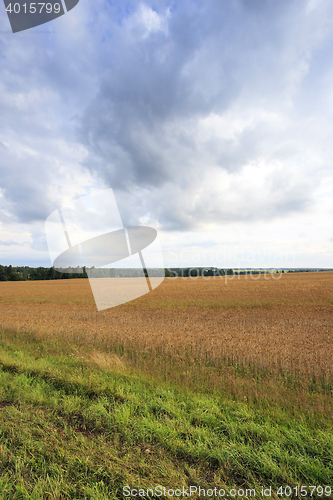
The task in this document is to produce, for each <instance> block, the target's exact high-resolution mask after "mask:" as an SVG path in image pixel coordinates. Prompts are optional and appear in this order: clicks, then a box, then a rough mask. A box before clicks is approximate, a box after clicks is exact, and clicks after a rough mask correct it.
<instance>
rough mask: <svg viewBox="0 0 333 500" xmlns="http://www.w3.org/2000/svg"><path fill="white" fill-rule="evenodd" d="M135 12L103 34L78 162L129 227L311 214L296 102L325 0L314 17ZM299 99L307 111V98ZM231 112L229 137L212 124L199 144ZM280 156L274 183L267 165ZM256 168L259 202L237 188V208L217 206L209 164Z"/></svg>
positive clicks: (243, 9) (205, 7)
mask: <svg viewBox="0 0 333 500" xmlns="http://www.w3.org/2000/svg"><path fill="white" fill-rule="evenodd" d="M131 6H132V10H131V13H130V16H129V17H127V18H126V19H125V20H123V22H122V24H121V26H118V25H116V23H115V24H114V25H112V27H111V28H110V29H111V31H112V37H111V38H110V39H109V40H108V42H107V43H106V47H105V51H104V53H103V54H102V64H103V70H102V72H101V85H100V88H99V91H98V93H97V95H96V97H94V98H93V99H92V100H91V102H90V104H89V105H88V106H87V108H86V110H85V112H84V113H83V114H82V116H81V125H80V140H81V141H82V143H83V144H84V145H85V146H86V147H87V149H88V150H89V152H90V154H89V156H88V157H87V159H86V161H85V166H86V167H87V168H89V169H90V171H91V172H93V173H94V174H96V173H97V174H98V175H99V176H101V177H102V178H103V179H104V181H105V182H106V184H107V185H109V186H112V187H113V188H114V189H116V191H117V196H118V200H119V204H120V206H121V209H122V213H123V217H124V218H125V220H129V221H131V222H132V223H133V222H134V220H133V219H135V218H139V217H140V216H141V217H142V216H144V215H147V214H148V216H149V217H151V218H152V219H154V218H157V219H158V220H159V221H160V222H162V224H163V227H164V228H168V227H172V228H177V227H178V228H183V229H186V228H189V227H196V226H198V225H199V226H200V224H205V223H207V221H209V222H212V221H215V222H219V221H225V220H252V219H254V220H255V219H260V218H264V219H269V218H274V217H276V216H280V215H287V214H288V213H293V212H295V211H296V212H297V211H302V210H305V209H307V208H308V207H310V206H311V198H312V189H313V187H314V186H315V184H316V180H315V179H312V180H311V181H310V180H309V176H308V172H305V173H304V175H301V176H299V173H297V174H295V175H294V173H293V172H292V171H291V172H290V169H293V165H294V162H295V158H297V157H298V156H299V155H300V154H301V152H302V150H304V138H303V137H301V136H300V135H299V133H298V131H297V128H298V127H299V122H298V120H299V117H298V115H297V114H294V115H293V110H292V109H291V106H292V103H293V102H294V101H296V99H297V97H298V95H299V89H300V88H301V87H302V82H303V80H304V79H305V77H306V75H307V74H308V73H309V72H310V70H311V64H310V60H311V54H312V51H313V50H314V48H317V47H318V45H320V43H321V39H322V38H325V36H326V37H327V36H328V35H327V29H328V25H329V23H330V22H331V21H329V19H332V12H331V9H330V11H328V10H327V8H326V4H325V3H323V4H322V7H319V8H318V9H317V10H316V9H314V11H311V13H310V12H309V9H310V8H311V5H310V3H309V4H307V3H305V2H301V1H294V2H287V1H281V2H273V1H268V2H260V1H256V2H245V1H242V2H240V1H234V2H213V1H209V2H205V3H199V2H193V1H187V2H186V1H185V2H181V3H178V4H177V5H176V7H173V8H170V6H168V5H167V4H165V3H163V4H162V3H161V4H160V5H159V6H158V8H156V12H155V11H153V10H151V9H150V4H149V3H148V2H147V3H142V4H139V6H137V7H136V8H134V7H133V4H131ZM315 84H316V83H314V85H315ZM302 102H303V108H304V107H305V108H306V106H307V104H306V95H305V96H303V97H302ZM237 106H238V107H237ZM265 112H267V116H266V117H265V116H263V117H262V116H261V115H260V114H265ZM228 113H230V117H231V118H233V119H236V121H237V117H238V118H239V120H240V122H242V120H243V121H244V120H245V123H240V126H239V127H238V128H237V125H236V127H235V131H234V133H231V135H230V137H228V134H227V133H226V132H227V130H224V131H223V133H222V134H219V131H218V130H217V129H216V130H215V131H213V132H214V133H212V134H211V136H209V137H207V138H206V139H204V140H203V139H202V129H201V128H200V123H201V121H202V120H204V119H206V118H207V117H209V116H212V115H217V116H222V117H223V116H224V115H226V116H227V115H228ZM244 113H245V114H246V113H247V115H249V114H251V113H252V114H253V120H252V121H251V119H250V120H249V119H244V116H243V115H244ZM302 113H303V114H304V109H302ZM305 114H306V113H305ZM270 115H273V117H272V118H270ZM274 115H279V116H278V118H277V119H276V116H274ZM225 128H228V123H226V125H225ZM231 128H232V127H231ZM290 142H291V144H290ZM287 143H289V145H288V146H286V144H287ZM310 143H311V140H310ZM307 144H309V143H307ZM313 146H314V147H316V145H315V144H314V145H313ZM283 156H284V161H285V168H284V169H282V170H281V168H278V169H277V172H276V175H275V181H274V184H272V182H271V180H270V174H269V173H268V174H267V176H266V170H267V169H268V170H269V167H270V166H271V165H272V164H274V162H276V161H278V160H280V161H282V160H281V158H282V159H283ZM260 161H261V162H262V167H261V168H262V176H263V177H265V182H264V183H263V185H262V186H261V187H260V188H258V189H257V190H256V193H255V195H254V196H253V195H251V192H247V191H246V189H243V190H240V193H237V186H236V185H234V187H233V189H234V191H235V198H236V199H237V203H236V202H235V203H233V202H230V201H229V202H228V203H227V204H226V203H225V202H224V201H223V198H224V195H225V193H224V190H223V186H221V192H220V196H216V193H215V199H212V196H211V190H210V187H211V182H210V181H211V178H210V177H211V176H214V175H216V169H215V170H214V168H215V167H217V168H219V169H221V171H225V172H227V173H229V174H230V176H231V177H232V175H234V174H238V173H239V172H241V171H242V169H243V168H244V167H245V166H246V165H247V164H249V163H251V162H254V163H256V162H260ZM266 164H267V168H266ZM212 166H213V167H214V168H212ZM209 172H211V175H210V174H209ZM286 176H287V177H288V178H289V181H290V182H289V184H288V186H287V187H286V185H285V184H284V183H283V182H282V180H283V179H284V178H285V177H286ZM310 177H311V175H310ZM279 186H280V187H279ZM138 188H141V190H140V189H138ZM239 194H241V196H239ZM133 214H135V215H133Z"/></svg>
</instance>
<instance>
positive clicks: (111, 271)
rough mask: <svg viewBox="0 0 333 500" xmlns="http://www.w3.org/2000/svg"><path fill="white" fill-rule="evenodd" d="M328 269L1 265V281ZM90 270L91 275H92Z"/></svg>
mask: <svg viewBox="0 0 333 500" xmlns="http://www.w3.org/2000/svg"><path fill="white" fill-rule="evenodd" d="M332 270H333V269H326V268H293V269H287V268H276V269H273V268H248V269H245V268H242V269H231V268H229V269H223V268H217V267H186V268H182V267H174V268H164V269H158V268H155V269H154V268H150V269H149V272H148V271H147V269H143V270H142V269H139V268H99V269H97V268H93V267H92V268H86V267H77V268H75V267H69V268H67V269H62V268H60V269H59V270H57V269H55V268H54V267H50V268H47V267H29V266H18V267H14V266H11V265H9V266H3V265H0V281H39V280H59V279H79V278H88V277H97V278H103V277H106V278H135V277H137V278H139V277H143V276H145V277H148V274H149V276H150V277H159V276H165V277H166V278H177V277H180V278H188V277H192V278H196V277H222V276H232V275H238V276H239V275H246V274H251V275H252V274H256V275H258V274H265V273H270V274H271V273H280V274H281V273H295V272H313V271H318V272H319V271H332ZM87 271H88V273H89V271H90V276H88V274H87Z"/></svg>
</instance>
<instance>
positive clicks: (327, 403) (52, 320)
mask: <svg viewBox="0 0 333 500" xmlns="http://www.w3.org/2000/svg"><path fill="white" fill-rule="evenodd" d="M125 279H126V278H125ZM332 292H333V273H329V272H322V273H302V274H301V273H300V274H287V275H283V276H282V278H281V279H280V280H273V278H272V277H268V276H267V277H266V279H265V276H261V277H259V279H257V280H252V279H250V278H248V279H246V277H245V276H241V277H240V278H239V279H238V277H234V278H233V279H228V280H227V282H226V281H225V279H224V278H223V279H220V278H216V279H207V280H205V279H203V278H198V279H195V280H193V279H190V278H187V279H182V278H177V279H166V280H165V281H164V282H163V283H162V285H161V286H160V287H159V288H157V289H156V290H154V291H153V292H152V293H150V294H148V295H146V296H143V297H141V298H140V299H138V300H135V301H133V302H130V303H127V304H124V305H122V306H119V307H115V308H112V309H108V310H105V311H102V312H97V310H96V306H95V304H94V300H93V297H92V293H91V290H90V285H89V282H88V280H83V279H80V280H79V279H78V280H61V281H39V282H34V281H31V282H4V283H3V282H1V283H0V378H1V383H0V441H1V445H0V496H1V498H3V499H4V500H7V499H8V500H9V499H10V500H16V499H17V500H19V499H22V498H26V499H27V500H30V499H31V500H36V499H38V500H40V499H44V498H45V499H52V500H63V499H72V498H78V499H81V498H82V499H90V500H110V499H112V500H113V499H119V498H123V494H122V488H123V486H124V485H132V486H133V487H138V485H141V486H142V487H145V488H148V487H154V485H155V486H156V485H157V484H163V485H165V486H169V487H174V486H175V485H181V486H184V487H187V486H188V485H193V484H197V485H200V486H206V487H207V488H208V487H212V486H213V487H214V486H218V487H221V488H222V487H223V488H227V487H229V488H231V487H235V486H237V487H238V488H244V487H251V488H252V487H256V488H257V491H259V488H261V487H262V486H265V487H267V486H270V485H273V487H274V488H275V493H274V492H273V493H272V498H275V499H276V498H281V497H280V496H278V495H277V494H276V491H277V490H278V487H279V486H280V485H290V487H295V486H297V487H301V485H308V484H313V485H329V484H331V478H332V463H333V451H332V450H333V443H332V421H333V420H332V417H333V397H332V396H333V373H332V372H333V369H332V360H333V349H332V346H333V336H332V333H333V329H332V326H333V315H332V312H333V300H332V297H333V293H332ZM330 491H331V490H330ZM244 498H247V496H246V497H244Z"/></svg>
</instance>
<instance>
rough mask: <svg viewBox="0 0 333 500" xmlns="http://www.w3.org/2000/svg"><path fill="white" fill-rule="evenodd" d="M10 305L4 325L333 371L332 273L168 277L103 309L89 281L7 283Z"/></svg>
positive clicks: (3, 287)
mask: <svg viewBox="0 0 333 500" xmlns="http://www.w3.org/2000/svg"><path fill="white" fill-rule="evenodd" d="M256 278H258V277H256ZM124 279H126V278H124ZM0 308H1V315H0V327H1V328H3V329H7V330H8V329H9V330H11V331H19V332H28V333H31V332H32V333H34V334H36V335H39V336H41V337H43V338H45V337H49V338H56V337H59V338H63V339H67V340H68V341H70V342H71V341H73V340H74V341H76V342H79V343H82V344H87V345H91V346H96V347H98V346H106V347H112V346H120V345H122V346H124V347H128V348H133V349H135V350H137V351H147V352H149V351H156V350H161V349H162V350H163V351H165V352H169V353H170V354H174V355H176V354H181V353H182V352H183V351H184V350H187V352H192V355H193V356H194V357H196V356H207V357H209V358H211V359H212V360H213V359H214V360H219V359H220V360H224V359H228V358H229V359H237V360H243V361H249V362H251V363H256V364H258V365H260V366H272V365H274V366H282V367H283V368H284V369H285V370H295V369H297V370H300V371H303V372H313V373H316V374H326V375H327V376H328V377H331V376H332V374H333V363H332V361H333V335H332V332H333V273H330V272H321V273H318V272H317V273H297V274H296V273H295V274H287V275H283V276H282V278H281V279H280V280H274V279H272V278H268V277H266V278H265V276H261V277H259V279H256V280H254V279H250V278H249V277H248V278H247V279H246V277H245V276H241V277H239V278H238V277H235V278H233V279H230V277H229V279H228V280H227V282H226V281H225V279H224V278H223V279H221V278H215V279H213V278H210V279H204V278H198V279H191V278H185V279H182V278H177V279H170V278H167V279H165V281H164V282H163V284H162V285H161V286H160V287H159V288H157V289H155V290H154V291H153V292H152V293H150V294H148V295H145V296H143V297H141V298H140V299H137V300H135V301H133V302H130V303H128V304H124V305H122V306H119V307H115V308H111V309H108V310H105V311H101V312H97V310H96V307H95V304H94V300H93V296H92V293H91V290H90V286H89V282H88V280H59V281H37V282H35V281H31V282H1V283H0Z"/></svg>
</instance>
